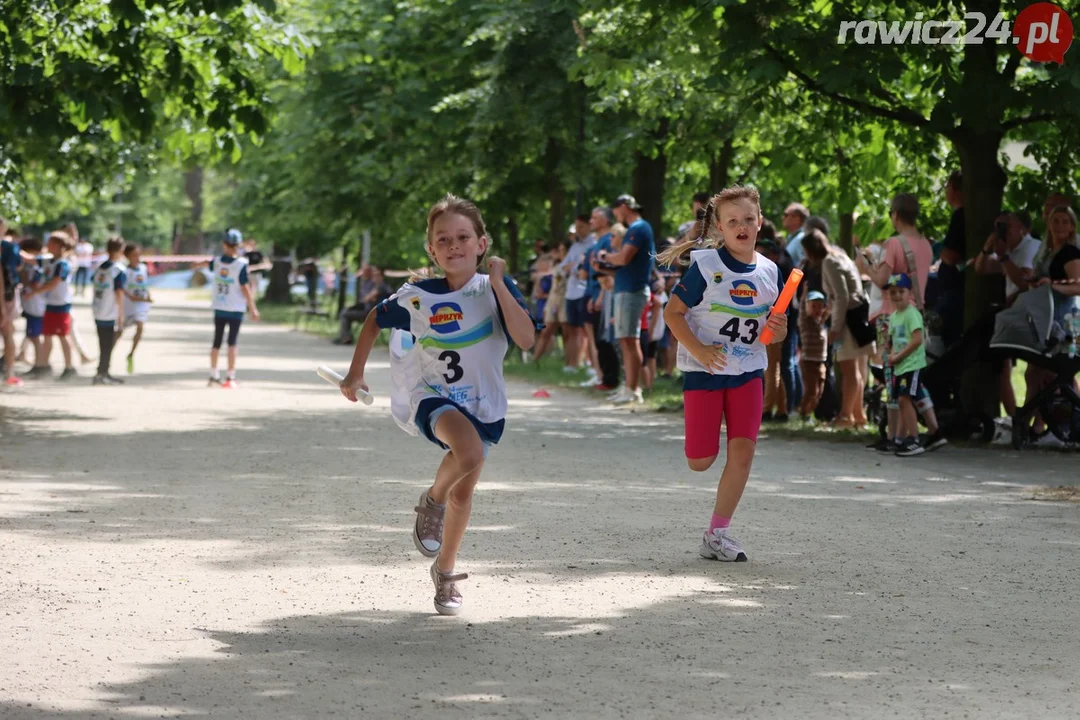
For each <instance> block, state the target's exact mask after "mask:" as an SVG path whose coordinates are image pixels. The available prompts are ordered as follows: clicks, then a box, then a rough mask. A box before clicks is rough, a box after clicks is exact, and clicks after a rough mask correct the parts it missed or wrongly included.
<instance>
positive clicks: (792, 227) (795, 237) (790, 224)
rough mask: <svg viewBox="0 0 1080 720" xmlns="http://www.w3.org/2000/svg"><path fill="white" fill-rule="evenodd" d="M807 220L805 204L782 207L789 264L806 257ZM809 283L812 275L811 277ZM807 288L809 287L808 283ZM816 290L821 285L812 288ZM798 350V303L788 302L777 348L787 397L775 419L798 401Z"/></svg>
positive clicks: (784, 418) (799, 392)
mask: <svg viewBox="0 0 1080 720" xmlns="http://www.w3.org/2000/svg"><path fill="white" fill-rule="evenodd" d="M809 220H810V211H809V210H808V209H807V208H806V206H805V205H802V204H800V203H791V204H790V205H788V206H787V209H785V210H784V216H783V218H781V223H782V224H783V226H784V230H785V231H786V232H787V240H786V242H785V245H784V249H785V250H786V251H787V254H788V255H790V256H791V262H792V264H793V265H794V266H795V267H797V268H802V267H803V265H804V262H803V261H804V260H805V259H806V253H805V252H804V251H803V246H802V242H803V237H804V236H805V235H806V231H807V230H808V229H810V228H809V227H808V225H807V223H808V221H809ZM811 283H813V278H811ZM808 287H809V286H808ZM814 289H818V290H820V289H821V288H820V287H818V288H814ZM798 349H799V306H798V304H797V303H792V304H791V305H790V307H789V308H788V334H787V337H786V338H785V339H784V344H783V346H782V347H781V348H780V351H781V356H780V378H781V380H782V381H783V383H784V392H785V394H786V396H787V407H786V408H785V409H784V413H783V415H781V416H780V417H778V418H775V419H777V420H781V421H783V420H786V418H787V415H788V414H789V413H791V412H793V411H794V409H795V408H796V407H798V405H799V402H800V401H801V400H802V391H803V387H802V376H801V374H800V373H799V365H798V362H797V360H796V356H797V354H798Z"/></svg>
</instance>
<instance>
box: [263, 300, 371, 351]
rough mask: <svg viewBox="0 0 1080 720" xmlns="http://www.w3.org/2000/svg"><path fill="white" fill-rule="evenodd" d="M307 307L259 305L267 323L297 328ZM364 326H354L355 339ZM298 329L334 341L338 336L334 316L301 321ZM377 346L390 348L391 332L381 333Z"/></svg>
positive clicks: (283, 304) (267, 303) (304, 304)
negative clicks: (299, 317) (299, 315)
mask: <svg viewBox="0 0 1080 720" xmlns="http://www.w3.org/2000/svg"><path fill="white" fill-rule="evenodd" d="M306 307H307V303H271V302H266V301H263V302H261V303H259V315H260V316H261V317H262V321H263V322H266V323H271V324H273V325H287V326H289V327H297V325H296V318H297V314H298V313H299V312H300V311H302V310H303V309H304V308H306ZM362 326H363V323H354V324H353V338H356V337H357V336H359V334H360V328H361V327H362ZM298 329H299V330H300V332H303V333H307V334H308V335H314V336H315V337H321V338H326V339H327V340H333V339H334V338H336V337H337V336H338V321H337V318H336V317H334V316H333V314H331V317H329V318H325V317H311V318H306V319H304V320H303V321H301V325H300V326H299V328H298ZM375 345H376V347H378V346H380V345H381V346H383V347H386V346H389V345H390V331H389V330H382V331H380V332H379V336H378V337H377V338H376V339H375Z"/></svg>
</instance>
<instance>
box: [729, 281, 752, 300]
mask: <svg viewBox="0 0 1080 720" xmlns="http://www.w3.org/2000/svg"><path fill="white" fill-rule="evenodd" d="M728 294H729V295H731V302H733V303H735V304H736V305H753V304H754V300H755V298H757V287H756V286H755V285H754V283H752V282H750V281H749V280H736V281H735V282H733V283H731V290H729V291H728Z"/></svg>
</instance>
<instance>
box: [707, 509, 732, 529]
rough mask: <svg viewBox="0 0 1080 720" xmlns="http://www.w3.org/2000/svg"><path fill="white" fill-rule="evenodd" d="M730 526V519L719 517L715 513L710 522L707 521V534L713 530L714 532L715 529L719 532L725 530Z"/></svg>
mask: <svg viewBox="0 0 1080 720" xmlns="http://www.w3.org/2000/svg"><path fill="white" fill-rule="evenodd" d="M730 526H731V518H729V517H721V516H720V515H717V514H716V513H713V516H712V520H710V521H709V532H712V531H713V530H716V529H717V528H719V529H721V530H726V529H727V528H728V527H730Z"/></svg>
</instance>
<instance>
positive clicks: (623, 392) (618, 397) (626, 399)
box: [610, 386, 634, 405]
mask: <svg viewBox="0 0 1080 720" xmlns="http://www.w3.org/2000/svg"><path fill="white" fill-rule="evenodd" d="M610 400H611V402H613V403H615V404H616V405H625V404H627V403H631V402H634V393H632V392H631V391H630V388H628V387H626V386H623V387H621V388H619V392H617V393H616V394H615V397H613V398H610Z"/></svg>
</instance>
